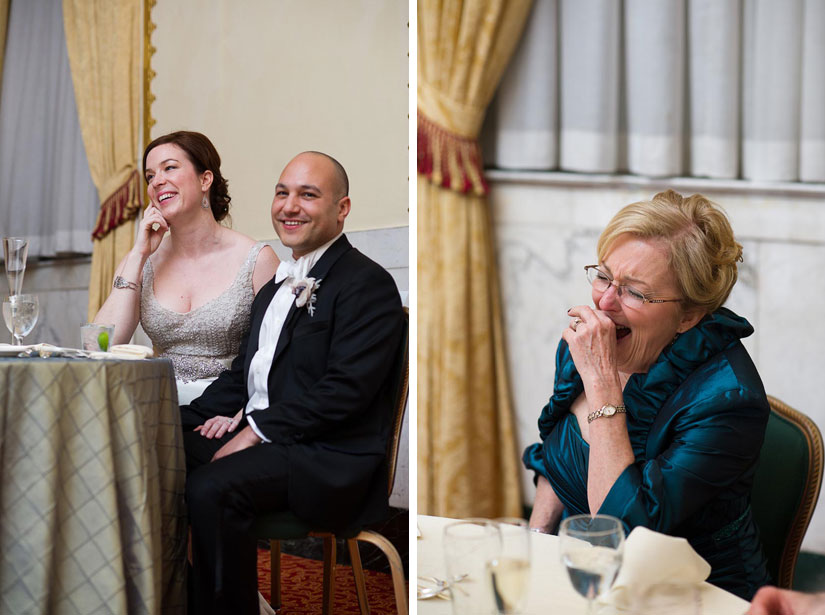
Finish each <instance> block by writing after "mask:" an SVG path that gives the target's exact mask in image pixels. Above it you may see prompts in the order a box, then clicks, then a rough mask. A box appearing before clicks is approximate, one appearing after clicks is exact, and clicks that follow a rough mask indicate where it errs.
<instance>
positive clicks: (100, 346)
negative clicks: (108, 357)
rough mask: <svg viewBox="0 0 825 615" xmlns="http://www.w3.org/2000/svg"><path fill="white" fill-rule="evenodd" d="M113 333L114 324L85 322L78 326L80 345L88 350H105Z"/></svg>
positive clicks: (107, 348)
mask: <svg viewBox="0 0 825 615" xmlns="http://www.w3.org/2000/svg"><path fill="white" fill-rule="evenodd" d="M114 335H115V326H114V325H99V324H96V323H87V324H85V325H83V326H82V327H80V347H81V348H82V349H83V350H87V351H90V352H106V351H107V350H109V343H110V342H111V341H112V338H113V337H114Z"/></svg>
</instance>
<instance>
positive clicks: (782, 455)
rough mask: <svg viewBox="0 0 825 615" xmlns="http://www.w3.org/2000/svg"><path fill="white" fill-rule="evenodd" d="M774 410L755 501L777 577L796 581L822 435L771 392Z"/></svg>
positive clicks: (818, 481)
mask: <svg viewBox="0 0 825 615" xmlns="http://www.w3.org/2000/svg"><path fill="white" fill-rule="evenodd" d="M768 403H769V404H770V406H771V415H770V417H769V419H768V427H767V429H766V431H765V442H764V444H763V445H762V452H761V453H760V454H759V466H758V467H757V469H756V476H755V477H754V481H753V491H752V494H751V505H752V507H753V516H754V518H755V520H756V525H757V527H758V528H759V534H760V537H761V539H762V546H763V548H764V550H765V555H766V557H767V559H768V572H769V573H770V575H771V577H772V579H773V582H774V583H775V584H776V585H777V586H779V587H784V588H786V589H790V588H791V585H792V583H793V577H794V571H795V569H796V560H797V557H798V556H799V548H800V546H801V545H802V538H803V537H804V536H805V531H806V530H807V529H808V524H809V523H810V521H811V517H812V516H813V513H814V507H815V506H816V500H817V497H818V496H819V489H820V487H821V485H822V466H823V453H822V434H821V433H820V432H819V429H818V428H817V426H816V424H814V422H813V421H812V420H811V419H810V418H808V417H807V416H805V415H804V414H803V413H801V412H799V411H798V410H794V409H793V408H791V407H790V406H788V405H787V404H784V403H783V402H781V401H779V400H778V399H776V398H775V397H771V396H770V395H768Z"/></svg>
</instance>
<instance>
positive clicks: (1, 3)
mask: <svg viewBox="0 0 825 615" xmlns="http://www.w3.org/2000/svg"><path fill="white" fill-rule="evenodd" d="M8 25H9V0H0V84H2V83H3V57H4V56H5V51H6V28H7V27H8Z"/></svg>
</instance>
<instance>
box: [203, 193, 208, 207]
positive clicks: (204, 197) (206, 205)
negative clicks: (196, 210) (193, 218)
mask: <svg viewBox="0 0 825 615" xmlns="http://www.w3.org/2000/svg"><path fill="white" fill-rule="evenodd" d="M201 207H203V208H204V209H209V199H207V198H206V195H205V194H204V195H203V200H202V201H201Z"/></svg>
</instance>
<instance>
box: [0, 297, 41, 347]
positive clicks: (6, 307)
mask: <svg viewBox="0 0 825 615" xmlns="http://www.w3.org/2000/svg"><path fill="white" fill-rule="evenodd" d="M39 313H40V304H39V303H38V300H37V295H12V296H11V297H6V298H5V299H4V300H3V320H5V321H6V327H7V328H8V330H9V331H11V333H12V335H13V336H14V344H15V345H16V346H22V345H23V338H24V337H25V336H27V335H28V334H29V333H31V330H32V329H33V328H34V325H35V324H36V323H37V316H38V314H39Z"/></svg>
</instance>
